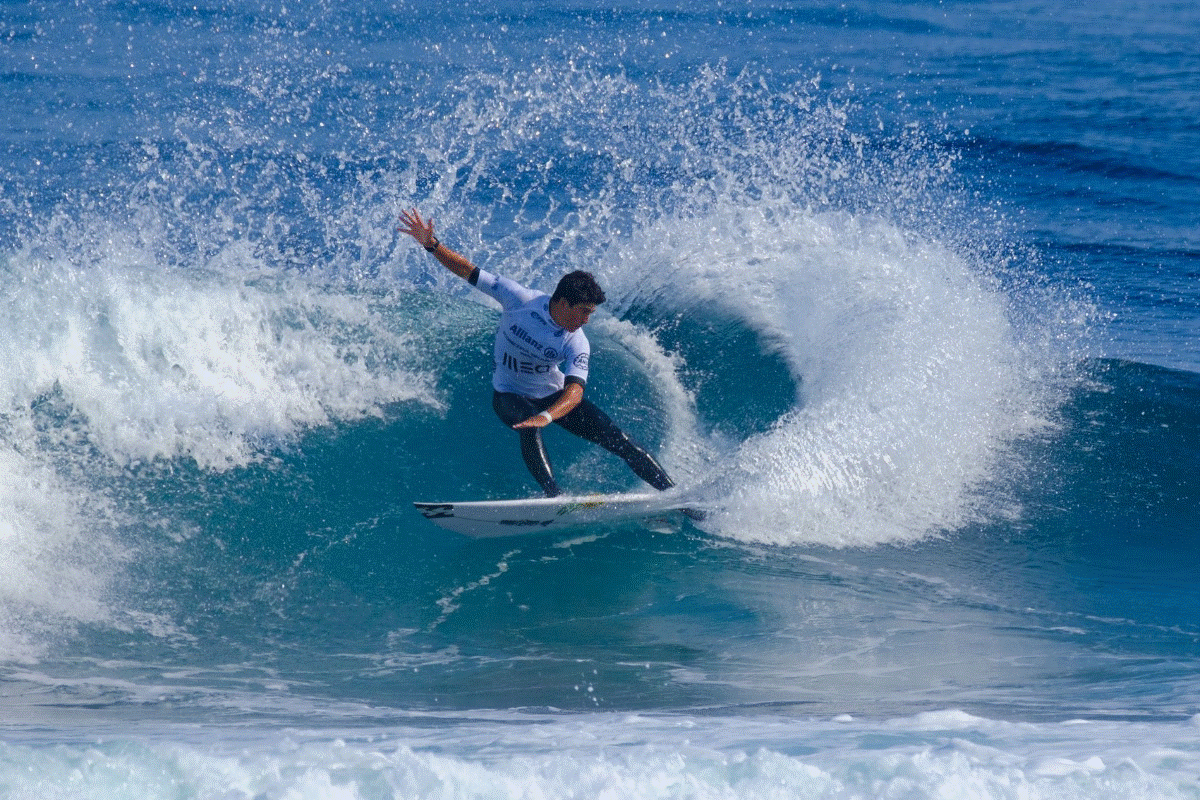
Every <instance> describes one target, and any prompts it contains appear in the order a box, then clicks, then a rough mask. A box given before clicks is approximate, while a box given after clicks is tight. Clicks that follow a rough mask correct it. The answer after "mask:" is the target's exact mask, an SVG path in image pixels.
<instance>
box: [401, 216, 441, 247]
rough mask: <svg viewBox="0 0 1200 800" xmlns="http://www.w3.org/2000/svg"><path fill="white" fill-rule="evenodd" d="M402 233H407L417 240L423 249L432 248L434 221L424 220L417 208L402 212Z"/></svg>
mask: <svg viewBox="0 0 1200 800" xmlns="http://www.w3.org/2000/svg"><path fill="white" fill-rule="evenodd" d="M400 221H401V222H402V223H404V224H403V225H402V226H401V227H400V232H401V233H407V234H408V235H409V236H411V237H413V238H414V239H416V240H417V243H418V244H420V245H421V247H426V248H428V247H430V246H431V245H433V243H434V237H433V219H432V218H430V219H429V220H422V219H421V214H420V212H418V211H417V210H416V209H415V208H413V209H409V210H408V211H401V212H400Z"/></svg>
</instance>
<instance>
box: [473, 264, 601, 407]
mask: <svg viewBox="0 0 1200 800" xmlns="http://www.w3.org/2000/svg"><path fill="white" fill-rule="evenodd" d="M471 277H472V279H473V280H472V281H471V283H472V284H473V285H474V286H475V288H476V289H478V290H479V291H481V292H483V293H484V294H486V295H487V296H489V297H491V298H493V299H495V300H496V301H497V302H498V303H500V307H501V308H502V309H503V313H502V314H501V316H500V325H499V327H498V328H497V329H496V349H495V356H494V358H495V370H494V371H493V372H492V388H494V389H495V390H496V391H498V392H513V393H515V394H519V395H521V396H522V397H530V398H535V399H541V398H543V397H546V396H548V395H551V394H554V393H555V392H557V391H558V390H560V389H562V388H563V386H564V385H565V381H566V378H567V377H568V376H569V377H572V378H575V379H577V380H578V381H579V382H580V383H587V377H588V359H589V357H590V356H591V352H592V347H591V344H590V343H589V342H588V339H587V336H585V335H584V333H583V329H579V330H576V331H568V330H567V329H566V328H563V327H560V326H559V325H558V324H556V323H555V322H554V320H553V319H551V318H550V295H548V294H546V293H545V292H538V291H535V290H533V289H526V288H525V287H524V286H522V285H521V284H519V283H517V282H516V281H512V280H509V279H508V278H502V277H500V276H499V275H493V274H492V273H490V272H487V271H485V270H482V269H481V270H479V272H478V274H477V275H472V276H471ZM560 364H561V365H563V367H562V368H561V369H560V367H559V365H560Z"/></svg>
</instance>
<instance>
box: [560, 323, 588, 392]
mask: <svg viewBox="0 0 1200 800" xmlns="http://www.w3.org/2000/svg"><path fill="white" fill-rule="evenodd" d="M564 355H565V358H564V359H563V363H562V372H563V375H564V376H565V377H566V379H567V380H568V381H573V382H575V383H581V384H584V383H587V379H588V362H589V361H590V360H591V357H592V345H591V343H590V342H589V341H588V339H587V337H586V336H584V335H583V331H576V332H575V333H574V334H572V335H571V338H570V340H569V341H568V342H567V347H566V350H565V351H564Z"/></svg>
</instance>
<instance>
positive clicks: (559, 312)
mask: <svg viewBox="0 0 1200 800" xmlns="http://www.w3.org/2000/svg"><path fill="white" fill-rule="evenodd" d="M595 313H596V304H595V303H579V304H577V305H571V304H570V303H568V302H567V301H565V300H560V301H559V302H558V303H557V307H556V308H552V309H551V314H550V316H552V317H554V321H555V322H557V323H558V324H559V325H561V326H562V327H564V328H566V329H567V330H569V331H572V332H574V331H577V330H579V329H580V328H582V327H583V326H584V325H586V324H587V321H588V320H589V319H591V318H592V314H595Z"/></svg>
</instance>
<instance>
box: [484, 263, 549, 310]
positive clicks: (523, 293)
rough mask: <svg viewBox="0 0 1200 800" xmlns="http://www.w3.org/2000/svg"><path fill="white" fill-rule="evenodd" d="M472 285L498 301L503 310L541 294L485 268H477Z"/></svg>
mask: <svg viewBox="0 0 1200 800" xmlns="http://www.w3.org/2000/svg"><path fill="white" fill-rule="evenodd" d="M474 285H475V288H476V289H478V290H479V291H481V292H483V293H484V294H486V295H487V296H488V297H490V298H492V299H493V300H495V301H496V302H497V303H499V304H500V307H501V308H503V309H504V310H505V311H507V310H509V309H511V308H516V307H517V306H520V305H522V304H524V303H528V302H529V301H530V300H532V299H533V298H535V297H537V296H538V295H539V294H541V292H536V291H534V290H533V289H526V288H525V287H524V286H522V285H521V284H519V283H517V282H516V281H514V280H509V279H508V278H503V277H501V276H499V275H495V274H493V273H491V272H488V271H487V270H485V269H481V270H479V275H478V277H477V278H476V279H475V284H474Z"/></svg>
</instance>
